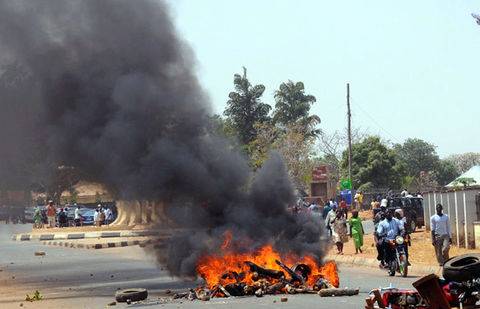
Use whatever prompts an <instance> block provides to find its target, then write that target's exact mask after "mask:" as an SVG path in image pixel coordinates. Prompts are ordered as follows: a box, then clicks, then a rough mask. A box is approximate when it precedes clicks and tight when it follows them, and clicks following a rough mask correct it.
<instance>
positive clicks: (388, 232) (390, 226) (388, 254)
mask: <svg viewBox="0 0 480 309" xmlns="http://www.w3.org/2000/svg"><path fill="white" fill-rule="evenodd" d="M404 235H405V228H404V225H403V224H402V222H401V221H400V220H398V219H397V218H394V217H393V210H391V209H389V210H387V212H386V214H385V219H384V220H382V221H381V222H380V223H379V224H378V227H377V229H376V237H377V239H378V240H377V245H378V246H379V250H380V252H381V254H382V257H381V258H382V260H381V261H382V262H383V263H382V265H388V262H389V261H390V260H392V259H393V258H394V257H393V252H392V250H391V249H390V246H389V245H388V241H390V240H394V239H395V238H396V237H397V236H404Z"/></svg>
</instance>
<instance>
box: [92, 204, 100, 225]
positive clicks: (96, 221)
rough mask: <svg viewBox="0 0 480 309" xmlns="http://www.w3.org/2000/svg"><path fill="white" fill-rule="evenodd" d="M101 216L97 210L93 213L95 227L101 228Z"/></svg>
mask: <svg viewBox="0 0 480 309" xmlns="http://www.w3.org/2000/svg"><path fill="white" fill-rule="evenodd" d="M99 215H100V212H99V210H98V208H97V209H95V212H94V213H93V222H94V223H95V226H100V221H99V219H100V218H99Z"/></svg>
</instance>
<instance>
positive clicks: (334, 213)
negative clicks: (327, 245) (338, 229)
mask: <svg viewBox="0 0 480 309" xmlns="http://www.w3.org/2000/svg"><path fill="white" fill-rule="evenodd" d="M336 217H337V208H332V209H331V210H330V211H329V212H328V214H327V218H326V219H325V227H326V228H327V230H328V231H329V234H330V237H331V236H332V235H333V231H332V227H333V222H335V218H336Z"/></svg>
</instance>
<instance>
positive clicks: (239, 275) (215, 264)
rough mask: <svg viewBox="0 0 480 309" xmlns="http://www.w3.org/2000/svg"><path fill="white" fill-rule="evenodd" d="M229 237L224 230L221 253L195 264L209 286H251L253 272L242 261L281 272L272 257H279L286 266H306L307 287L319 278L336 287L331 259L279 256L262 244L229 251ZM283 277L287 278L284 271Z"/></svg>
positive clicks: (270, 247) (335, 267)
mask: <svg viewBox="0 0 480 309" xmlns="http://www.w3.org/2000/svg"><path fill="white" fill-rule="evenodd" d="M231 237H232V234H231V233H229V232H227V233H225V241H224V242H223V244H222V246H221V248H222V250H223V251H225V252H224V253H222V254H219V255H207V256H204V257H202V258H201V259H200V260H199V262H198V264H197V272H198V273H199V274H200V276H201V277H202V278H204V279H205V281H206V283H207V286H208V287H209V288H213V287H214V286H215V285H218V284H221V285H224V286H225V285H228V284H230V283H236V282H244V283H246V284H247V285H252V284H253V282H254V280H253V278H252V272H250V268H249V266H248V265H246V264H245V262H246V261H250V262H253V263H255V264H257V265H258V266H261V267H263V268H267V269H272V270H280V271H283V269H282V268H281V267H280V266H279V265H277V263H276V262H275V260H281V261H282V262H284V263H285V264H286V265H287V266H289V267H291V266H292V265H294V264H300V263H302V264H306V265H307V266H309V267H310V269H311V274H310V275H309V276H308V279H307V282H306V283H307V285H308V286H310V287H313V286H314V285H315V283H316V282H317V280H318V279H320V278H325V279H327V280H328V281H329V282H330V283H331V284H332V285H333V286H335V287H338V286H339V278H338V272H337V265H336V264H335V262H333V261H329V262H326V263H325V264H323V265H319V263H317V262H316V260H315V258H313V257H312V256H304V257H298V256H296V255H294V254H286V255H283V256H282V255H280V254H279V253H278V252H277V251H275V250H274V249H273V247H272V246H271V245H266V246H263V247H262V248H260V249H259V250H257V251H255V252H252V253H234V252H230V251H229V250H228V248H229V245H230V242H231ZM286 276H287V278H288V275H287V274H286ZM270 281H271V283H276V281H278V280H276V279H271V280H270Z"/></svg>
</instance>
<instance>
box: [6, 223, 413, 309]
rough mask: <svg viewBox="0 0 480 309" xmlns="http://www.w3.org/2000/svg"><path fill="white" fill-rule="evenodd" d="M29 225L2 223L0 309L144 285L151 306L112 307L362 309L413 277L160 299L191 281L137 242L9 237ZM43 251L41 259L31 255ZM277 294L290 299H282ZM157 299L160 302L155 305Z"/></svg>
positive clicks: (362, 274)
mask: <svg viewBox="0 0 480 309" xmlns="http://www.w3.org/2000/svg"><path fill="white" fill-rule="evenodd" d="M28 229H30V226H25V225H5V224H0V248H1V253H0V270H1V271H0V308H20V304H22V307H23V308H62V309H66V308H105V305H106V304H108V303H110V302H112V301H114V298H113V295H114V293H115V291H116V290H117V289H118V288H130V287H144V288H147V289H148V290H149V293H150V296H149V299H150V301H151V302H152V303H151V304H149V305H141V306H140V305H135V306H133V305H131V306H127V305H126V304H117V306H116V308H127V307H135V308H138V307H145V308H147V307H148V308H254V307H255V308H256V307H258V308H277V307H278V306H282V307H283V308H295V309H298V308H313V307H315V308H356V309H357V308H363V302H364V299H365V297H366V296H367V293H368V292H369V291H370V290H371V289H373V288H376V287H384V286H388V285H389V284H390V283H392V284H393V285H394V286H396V287H405V288H406V287H411V282H412V281H414V280H415V279H416V278H415V277H409V278H400V277H394V278H392V277H388V276H387V275H386V273H385V272H384V271H381V270H377V269H373V268H355V267H351V266H349V267H340V284H341V286H343V287H360V295H358V296H354V297H336V298H320V297H319V296H317V295H286V296H279V295H276V296H266V297H262V298H256V297H238V298H231V299H213V300H212V301H209V302H200V301H194V302H190V301H188V300H182V301H180V300H179V301H174V302H171V301H169V302H167V303H160V302H161V300H162V299H164V296H165V294H164V293H165V290H166V289H171V290H176V289H186V288H189V287H194V286H195V284H196V283H195V282H191V281H190V282H189V281H185V280H181V279H176V278H172V277H170V276H169V275H168V273H167V272H166V271H165V270H163V268H162V267H161V266H157V265H156V263H155V259H154V258H153V257H152V256H150V255H148V254H146V253H145V252H144V250H143V249H141V248H139V247H138V246H135V247H125V248H111V249H102V250H85V249H71V248H61V247H50V246H44V245H42V244H40V243H39V242H35V241H31V242H14V241H11V240H10V235H11V234H13V233H18V232H25V231H27V230H28ZM39 250H41V251H45V252H46V256H45V257H38V256H34V252H35V251H39ZM35 290H39V291H40V293H41V294H42V295H43V296H44V298H45V299H44V300H42V301H39V302H35V303H29V302H25V301H24V299H25V294H26V293H29V294H32V293H33V292H34V291H35ZM280 297H288V302H286V303H280ZM155 302H159V303H158V304H156V303H155Z"/></svg>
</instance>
